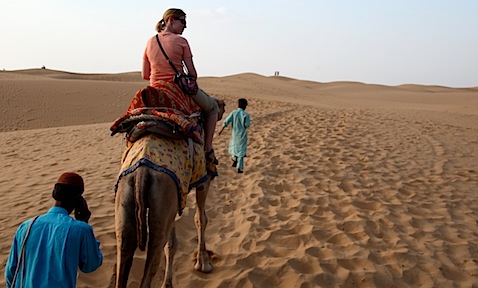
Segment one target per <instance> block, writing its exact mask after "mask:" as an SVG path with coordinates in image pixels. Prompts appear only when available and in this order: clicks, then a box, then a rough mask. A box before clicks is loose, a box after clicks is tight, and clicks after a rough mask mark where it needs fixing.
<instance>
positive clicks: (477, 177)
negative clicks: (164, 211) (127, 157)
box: [0, 69, 478, 288]
mask: <svg viewBox="0 0 478 288" xmlns="http://www.w3.org/2000/svg"><path fill="white" fill-rule="evenodd" d="M140 78H141V77H140V75H139V72H131V73H122V74H105V75H103V74H75V73H68V72H62V71H52V70H47V69H31V70H20V71H5V72H0V97H1V103H2V105H1V108H0V110H1V111H0V112H1V113H0V122H1V124H0V143H1V144H0V163H1V173H0V233H1V238H0V274H1V275H2V276H1V277H0V286H4V285H5V279H4V277H3V274H4V269H5V263H6V260H7V257H8V254H9V250H10V245H11V241H12V239H13V235H14V233H15V230H16V228H17V227H18V225H19V224H20V223H21V222H23V221H25V220H26V219H28V218H30V217H33V216H35V215H37V214H40V213H45V212H46V211H47V210H48V209H49V207H50V206H51V205H52V203H53V202H52V200H51V190H52V188H53V185H54V183H55V181H56V179H57V178H58V176H59V175H60V174H61V173H63V172H65V171H76V172H78V173H80V174H81V175H82V176H83V177H84V179H85V185H86V191H85V198H86V199H87V201H88V203H89V205H90V209H91V211H92V218H91V219H90V224H91V225H92V226H93V229H94V231H95V234H96V236H97V238H98V240H99V241H100V242H101V249H102V252H103V254H104V263H103V266H102V267H101V268H100V269H99V270H97V271H95V272H94V273H91V274H83V273H80V276H79V280H78V287H113V285H114V281H115V279H114V277H115V263H116V250H115V249H116V248H115V247H116V243H115V234H114V185H115V183H116V180H117V176H118V172H119V167H120V157H121V153H122V151H123V148H124V144H123V139H122V135H115V136H113V137H111V136H110V131H109V128H110V125H111V124H112V122H113V121H114V120H115V119H116V118H117V117H120V116H121V115H123V114H124V113H125V111H126V108H127V106H128V104H129V101H130V100H131V98H132V96H133V94H134V92H136V91H137V90H138V89H140V88H141V87H143V86H145V85H147V83H146V82H145V81H143V80H141V79H140ZM199 83H200V86H201V87H202V88H203V89H205V90H206V91H208V92H210V93H211V94H213V95H214V96H216V97H219V98H221V99H224V100H225V102H226V105H227V106H226V115H227V114H228V113H229V112H231V111H232V110H233V109H236V107H237V99H238V98H241V97H244V98H247V99H248V101H249V106H248V108H247V111H248V112H249V113H250V115H251V121H252V125H251V127H250V130H249V150H248V157H247V158H246V160H245V171H244V174H238V173H237V172H236V171H235V170H234V168H232V167H231V160H230V157H229V155H228V152H227V146H228V142H229V137H230V129H229V128H228V129H227V130H225V132H224V133H223V134H222V135H221V136H216V138H215V150H216V155H217V156H218V158H219V160H220V162H221V163H220V164H219V166H218V172H219V176H218V177H217V178H216V179H215V180H214V181H213V183H212V186H211V190H210V193H209V196H208V201H207V213H208V216H209V225H208V227H207V230H206V239H207V248H208V250H211V251H212V253H213V254H214V258H213V261H214V262H213V264H214V270H213V272H212V273H210V274H202V273H199V272H197V271H195V270H194V268H193V264H194V262H193V261H194V259H193V257H194V249H195V248H196V241H197V237H196V235H197V234H196V229H195V226H194V219H193V216H194V209H195V203H194V201H195V200H194V199H195V198H194V196H193V194H194V193H195V192H194V190H193V191H192V192H191V194H190V195H189V197H188V205H187V207H186V209H185V210H184V214H183V216H181V217H178V219H177V233H178V239H179V243H180V244H179V245H180V249H179V250H178V252H177V254H176V258H175V263H174V264H175V266H174V271H175V277H174V284H175V286H176V287H284V288H290V287H302V288H306V287H478V263H477V261H478V225H477V224H478V87H470V88H448V87H441V86H424V85H412V84H410V85H400V86H393V87H392V86H383V85H372V84H364V83H358V82H331V83H319V82H310V81H302V80H297V79H291V78H287V77H265V76H260V75H256V74H240V75H233V76H228V77H204V78H200V79H199ZM221 124H222V122H219V123H218V127H220V126H221ZM218 129H219V128H218ZM144 259H145V255H144V254H141V253H137V255H136V257H135V260H134V264H133V269H132V273H131V276H130V284H129V287H137V286H138V283H139V280H140V278H141V273H142V265H143V264H144ZM162 277H163V275H162V271H159V272H158V276H157V277H156V280H155V282H156V283H160V282H161V280H162Z"/></svg>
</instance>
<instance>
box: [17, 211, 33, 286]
mask: <svg viewBox="0 0 478 288" xmlns="http://www.w3.org/2000/svg"><path fill="white" fill-rule="evenodd" d="M37 218H38V215H37V216H35V218H33V220H32V222H30V224H29V225H28V228H27V232H26V233H25V238H24V239H23V242H22V247H21V248H20V258H19V259H18V262H17V267H16V268H15V274H14V275H13V280H12V285H11V286H12V287H15V281H16V280H17V276H18V269H19V268H20V262H24V258H25V244H26V243H27V239H28V235H30V230H31V228H32V226H33V222H35V220H37ZM23 264H24V263H22V267H23ZM22 270H23V269H22ZM22 280H23V271H22Z"/></svg>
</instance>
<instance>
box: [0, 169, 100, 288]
mask: <svg viewBox="0 0 478 288" xmlns="http://www.w3.org/2000/svg"><path fill="white" fill-rule="evenodd" d="M83 191H84V184H83V178H81V176H80V175H78V174H76V173H72V172H67V173H63V174H62V175H61V176H60V178H59V179H58V181H57V183H56V184H55V187H54V189H53V192H52V196H53V198H54V199H55V204H54V206H53V207H52V208H50V210H49V211H48V213H46V214H43V215H40V216H38V217H36V218H33V219H29V220H27V221H25V222H23V223H22V224H21V225H20V226H19V227H18V229H17V232H16V233H15V238H14V239H13V243H12V248H11V250H10V255H9V257H8V260H7V265H6V267H5V280H6V282H7V288H10V287H12V288H14V287H72V288H73V287H76V278H77V272H78V268H79V269H80V270H81V271H82V272H85V273H89V272H93V271H95V270H96V269H98V267H100V266H101V264H102V263H103V254H102V253H101V251H100V249H99V246H100V242H99V241H97V240H96V238H95V235H94V234H93V228H92V227H91V226H90V225H89V224H88V220H89V219H90V216H91V212H90V211H89V210H88V205H87V203H86V201H85V199H84V198H83V197H82V196H81V195H82V194H83ZM73 210H74V211H75V218H76V220H75V219H73V218H72V217H70V216H69V215H70V214H71V212H73Z"/></svg>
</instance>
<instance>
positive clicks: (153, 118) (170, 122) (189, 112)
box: [110, 81, 203, 144]
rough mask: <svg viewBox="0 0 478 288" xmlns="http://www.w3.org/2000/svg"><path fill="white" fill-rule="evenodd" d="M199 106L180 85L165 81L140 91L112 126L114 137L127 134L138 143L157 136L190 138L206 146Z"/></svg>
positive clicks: (127, 137) (132, 140)
mask: <svg viewBox="0 0 478 288" xmlns="http://www.w3.org/2000/svg"><path fill="white" fill-rule="evenodd" d="M200 111H201V110H200V108H199V106H198V105H197V104H196V103H195V102H194V101H193V100H192V99H191V97H188V96H186V95H185V94H184V93H182V91H180V90H179V89H177V87H176V85H173V84H171V83H169V82H165V81H164V82H161V81H160V83H158V84H157V85H155V87H153V86H146V87H144V88H142V89H140V90H139V91H137V92H136V94H135V95H134V97H133V99H132V100H131V103H130V105H129V107H128V110H127V112H126V114H125V115H123V116H122V117H120V118H118V119H117V120H115V122H114V123H113V125H112V126H111V128H110V130H111V136H113V135H115V134H117V133H126V134H125V138H126V139H127V140H128V141H130V142H135V141H137V140H138V139H139V138H141V137H142V136H144V135H146V134H149V133H154V134H159V135H162V136H164V137H167V138H173V139H189V138H191V139H192V140H193V141H194V142H197V143H200V144H202V143H203V142H202V136H201V133H202V131H201V129H202V126H201V125H200V123H201V112H200Z"/></svg>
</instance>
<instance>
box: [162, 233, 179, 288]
mask: <svg viewBox="0 0 478 288" xmlns="http://www.w3.org/2000/svg"><path fill="white" fill-rule="evenodd" d="M177 250H178V238H177V237H176V228H175V226H174V224H173V229H172V231H171V235H170V237H169V241H168V244H166V247H165V248H164V252H165V254H166V270H165V272H164V275H165V276H164V284H163V287H162V288H166V287H173V269H174V265H173V264H174V255H175V254H176V251H177Z"/></svg>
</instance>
